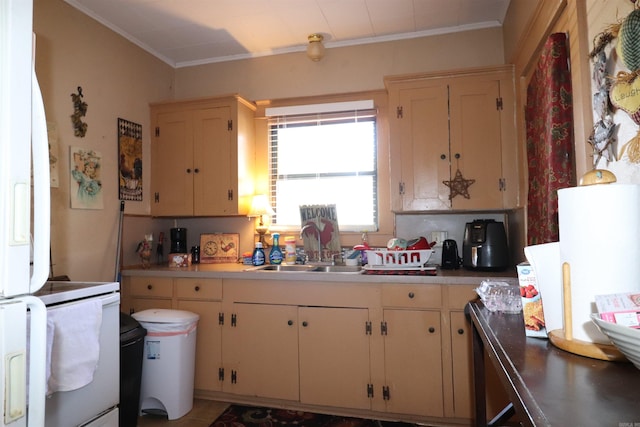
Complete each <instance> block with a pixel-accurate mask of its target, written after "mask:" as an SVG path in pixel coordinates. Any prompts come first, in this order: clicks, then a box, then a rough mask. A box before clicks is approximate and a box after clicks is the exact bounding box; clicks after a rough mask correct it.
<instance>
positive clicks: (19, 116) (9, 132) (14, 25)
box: [0, 0, 50, 427]
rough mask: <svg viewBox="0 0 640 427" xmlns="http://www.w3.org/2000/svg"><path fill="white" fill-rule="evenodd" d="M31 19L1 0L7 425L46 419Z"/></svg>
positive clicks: (44, 181) (45, 207) (43, 259)
mask: <svg viewBox="0 0 640 427" xmlns="http://www.w3.org/2000/svg"><path fill="white" fill-rule="evenodd" d="M32 22H33V2H32V0H0V375H1V378H2V384H0V404H1V405H2V414H1V415H2V417H1V418H0V426H11V427H19V426H30V427H38V426H43V425H44V423H45V421H44V415H45V391H46V389H45V381H46V379H45V376H46V373H45V365H46V341H47V339H46V320H47V319H46V316H47V313H46V307H45V305H44V303H43V302H42V301H41V300H40V299H39V298H36V297H35V296H33V295H32V294H33V293H34V292H36V291H37V290H38V289H40V288H41V287H42V286H43V284H44V283H45V282H46V280H47V276H48V274H49V238H50V230H49V227H50V193H49V191H50V190H49V152H48V141H47V131H46V120H45V116H44V106H43V103H42V96H41V94H40V90H39V88H38V84H37V81H36V78H35V71H34V61H33V51H34V47H33V45H34V42H33V32H32V27H33V23H32ZM32 200H33V206H31V204H32ZM32 251H33V254H31V252H32ZM27 311H29V312H30V316H28V315H27ZM29 317H30V320H29V321H28V318H29Z"/></svg>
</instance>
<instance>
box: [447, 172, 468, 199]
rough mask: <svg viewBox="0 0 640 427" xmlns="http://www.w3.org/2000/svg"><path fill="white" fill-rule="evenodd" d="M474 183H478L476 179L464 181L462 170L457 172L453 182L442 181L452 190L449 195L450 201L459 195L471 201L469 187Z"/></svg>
mask: <svg viewBox="0 0 640 427" xmlns="http://www.w3.org/2000/svg"><path fill="white" fill-rule="evenodd" d="M474 182H476V180H475V179H464V178H463V177H462V172H460V169H458V170H457V171H456V176H455V177H454V178H453V179H452V180H449V181H442V183H443V184H444V185H446V186H447V187H449V189H450V190H451V191H450V193H449V200H451V199H453V198H454V197H456V196H457V195H458V194H459V195H461V196H463V197H464V198H465V199H470V198H471V197H470V196H469V186H471V184H473V183H474Z"/></svg>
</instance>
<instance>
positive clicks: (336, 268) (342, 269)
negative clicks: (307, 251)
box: [244, 264, 362, 273]
mask: <svg viewBox="0 0 640 427" xmlns="http://www.w3.org/2000/svg"><path fill="white" fill-rule="evenodd" d="M244 271H278V272H281V273H284V272H294V273H304V272H310V273H360V272H361V271H362V267H360V266H359V265H314V264H296V265H262V266H260V267H251V268H247V269H245V270H244Z"/></svg>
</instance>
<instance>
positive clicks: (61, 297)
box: [34, 281, 120, 305]
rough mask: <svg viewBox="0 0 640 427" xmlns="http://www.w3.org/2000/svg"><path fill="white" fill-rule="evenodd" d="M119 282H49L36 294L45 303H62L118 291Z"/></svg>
mask: <svg viewBox="0 0 640 427" xmlns="http://www.w3.org/2000/svg"><path fill="white" fill-rule="evenodd" d="M119 290H120V284H119V283H118V282H63V281H60V282H47V283H45V284H44V286H43V287H42V288H41V289H40V290H39V291H38V292H36V293H35V294H34V295H35V296H37V297H38V298H40V299H41V300H42V301H43V302H44V303H45V305H52V304H60V303H64V302H69V301H74V300H78V299H84V298H91V297H94V296H98V295H104V294H109V293H113V292H118V291H119Z"/></svg>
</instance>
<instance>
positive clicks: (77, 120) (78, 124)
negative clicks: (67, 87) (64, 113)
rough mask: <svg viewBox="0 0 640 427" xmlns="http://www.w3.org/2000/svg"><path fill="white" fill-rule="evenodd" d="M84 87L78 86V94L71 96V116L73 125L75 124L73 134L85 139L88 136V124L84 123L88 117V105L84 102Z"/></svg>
mask: <svg viewBox="0 0 640 427" xmlns="http://www.w3.org/2000/svg"><path fill="white" fill-rule="evenodd" d="M83 97H84V95H83V94H82V86H78V93H72V94H71V102H73V114H72V115H71V124H73V134H74V135H75V136H78V137H80V138H84V136H85V135H86V134H87V128H88V127H89V125H88V124H86V123H85V122H83V121H82V118H83V117H84V116H86V115H87V108H88V105H87V103H86V102H84V101H83V100H82V98H83Z"/></svg>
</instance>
